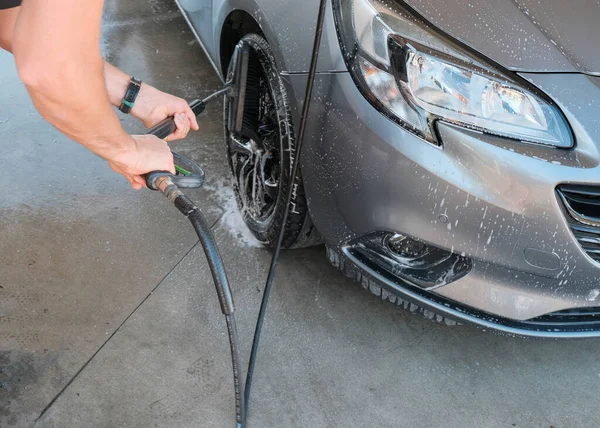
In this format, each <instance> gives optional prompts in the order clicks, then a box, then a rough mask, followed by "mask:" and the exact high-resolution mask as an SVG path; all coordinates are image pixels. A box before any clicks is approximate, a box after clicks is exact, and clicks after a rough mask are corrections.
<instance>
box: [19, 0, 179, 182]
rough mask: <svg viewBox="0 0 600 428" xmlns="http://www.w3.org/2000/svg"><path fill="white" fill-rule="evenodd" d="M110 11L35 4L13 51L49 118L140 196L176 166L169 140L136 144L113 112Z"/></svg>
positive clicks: (22, 19)
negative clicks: (154, 177) (105, 15)
mask: <svg viewBox="0 0 600 428" xmlns="http://www.w3.org/2000/svg"><path fill="white" fill-rule="evenodd" d="M102 6H103V1H102V0H86V1H81V0H54V1H52V2H48V1H47V0H27V1H25V2H24V4H23V6H22V7H21V11H20V13H19V17H18V19H17V23H16V25H15V29H14V32H13V38H12V50H13V53H14V55H15V59H16V63H17V68H18V71H19V75H20V77H21V79H22V80H23V82H24V83H25V85H26V87H27V90H28V91H29V94H30V96H31V98H32V100H33V102H34V104H35V106H36V108H37V109H38V110H39V111H40V113H41V114H42V116H43V117H44V118H45V119H46V120H48V121H49V122H50V123H52V124H53V125H54V126H55V127H56V128H58V129H59V130H60V131H62V132H63V133H64V134H66V135H67V136H69V137H70V138H72V139H73V140H75V141H77V142H79V143H81V144H83V145H84V146H86V147H87V148H89V149H90V150H91V151H93V152H94V153H96V154H97V155H99V156H101V157H102V158H104V159H106V160H108V161H109V163H110V164H111V166H112V167H113V169H115V170H116V171H117V172H120V173H122V174H123V175H125V177H126V178H127V179H128V180H129V181H130V182H131V183H132V185H133V186H134V188H139V187H141V185H142V184H143V180H142V179H141V177H140V175H141V174H144V173H146V172H149V171H152V170H170V171H174V167H173V159H172V156H171V153H170V150H169V148H168V146H167V145H166V144H165V143H164V142H163V141H162V140H159V139H158V138H153V137H147V136H143V137H131V136H129V135H128V134H127V133H126V132H125V130H124V129H123V127H122V126H121V124H120V122H119V119H118V117H117V116H116V114H115V112H114V111H113V109H112V108H111V103H110V100H109V96H108V93H107V88H106V83H105V77H104V61H103V59H102V55H101V52H100V23H101V17H102ZM179 119H180V120H179V121H180V123H181V118H179Z"/></svg>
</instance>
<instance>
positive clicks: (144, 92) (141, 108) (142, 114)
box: [129, 82, 154, 122]
mask: <svg viewBox="0 0 600 428" xmlns="http://www.w3.org/2000/svg"><path fill="white" fill-rule="evenodd" d="M152 89H154V88H153V87H152V86H150V85H148V84H146V83H143V82H142V85H141V86H140V91H139V93H138V95H137V99H136V102H135V105H134V106H133V108H132V109H131V111H130V112H129V114H131V115H132V116H133V117H135V118H137V119H140V120H141V121H142V122H144V121H146V120H147V119H148V118H149V117H150V115H151V114H152V111H151V110H150V109H148V106H147V102H146V99H147V97H148V93H149V92H151V91H152Z"/></svg>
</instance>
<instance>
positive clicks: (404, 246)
mask: <svg viewBox="0 0 600 428" xmlns="http://www.w3.org/2000/svg"><path fill="white" fill-rule="evenodd" d="M387 246H388V248H389V249H390V251H392V253H394V254H397V255H399V256H400V257H406V258H409V259H412V258H415V257H418V256H419V255H420V254H421V253H422V252H423V251H424V250H425V247H426V245H425V244H424V243H423V242H421V241H417V240H416V239H412V238H409V237H408V236H404V235H399V234H395V235H392V236H390V237H389V238H388V239H387Z"/></svg>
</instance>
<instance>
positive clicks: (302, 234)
mask: <svg viewBox="0 0 600 428" xmlns="http://www.w3.org/2000/svg"><path fill="white" fill-rule="evenodd" d="M242 40H244V41H245V42H246V43H247V44H248V45H249V48H250V61H249V62H250V64H249V69H248V82H247V90H246V103H245V110H244V127H243V129H242V132H241V133H240V134H237V135H233V134H232V133H231V132H230V130H229V129H228V126H227V123H228V120H227V118H228V114H229V109H230V104H229V101H228V102H225V108H224V123H225V141H226V151H227V158H228V160H229V166H230V168H231V172H232V175H233V188H234V192H235V195H236V199H237V202H238V206H239V208H240V212H241V214H242V217H243V218H244V221H245V223H246V225H247V226H248V228H249V229H250V231H252V233H253V234H254V236H256V238H257V239H258V240H259V241H260V242H262V243H263V244H264V245H266V246H269V247H274V246H275V244H276V242H277V235H278V233H279V230H280V227H281V222H282V219H283V211H284V204H285V202H286V201H285V199H286V195H287V192H288V189H289V188H290V185H293V186H294V193H293V198H292V201H291V202H290V210H289V215H288V219H287V222H286V225H285V235H284V239H283V248H300V247H308V246H312V245H317V244H319V243H321V237H320V236H319V234H318V232H317V230H316V228H315V227H314V225H313V222H312V220H311V218H310V215H309V212H308V206H307V201H306V196H305V193H304V185H303V182H302V175H301V173H300V171H298V175H297V176H296V177H294V178H293V180H292V179H291V178H290V173H291V168H292V162H293V159H294V154H295V143H296V140H295V135H294V127H293V123H292V114H291V111H290V107H289V104H288V98H287V94H286V93H285V88H284V86H283V83H282V81H281V78H280V75H279V72H278V70H277V67H276V64H275V58H274V56H273V53H272V51H271V48H270V46H269V44H268V43H267V41H266V40H265V39H264V38H263V37H262V36H259V35H257V34H248V35H246V36H244V38H243V39H242ZM231 67H232V65H231V64H230V70H229V71H228V72H231Z"/></svg>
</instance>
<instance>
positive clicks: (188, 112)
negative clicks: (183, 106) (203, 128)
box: [185, 106, 200, 131]
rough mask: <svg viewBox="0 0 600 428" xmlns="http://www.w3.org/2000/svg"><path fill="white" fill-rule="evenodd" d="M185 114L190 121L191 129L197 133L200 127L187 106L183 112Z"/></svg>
mask: <svg viewBox="0 0 600 428" xmlns="http://www.w3.org/2000/svg"><path fill="white" fill-rule="evenodd" d="M185 114H186V116H187V118H188V119H189V121H190V124H191V126H192V129H193V130H194V131H198V130H199V129H200V125H198V118H197V117H196V115H195V114H194V112H193V111H192V109H191V108H190V106H188V108H187V110H186V111H185Z"/></svg>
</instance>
